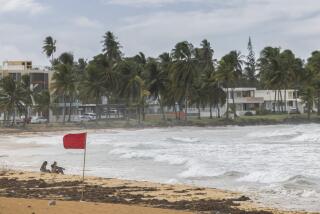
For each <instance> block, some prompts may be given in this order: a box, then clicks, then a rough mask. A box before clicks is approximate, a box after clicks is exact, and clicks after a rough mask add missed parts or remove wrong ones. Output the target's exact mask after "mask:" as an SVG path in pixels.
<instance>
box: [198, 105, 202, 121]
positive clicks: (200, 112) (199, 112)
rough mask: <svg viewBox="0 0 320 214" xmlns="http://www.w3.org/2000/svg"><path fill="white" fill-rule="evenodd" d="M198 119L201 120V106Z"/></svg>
mask: <svg viewBox="0 0 320 214" xmlns="http://www.w3.org/2000/svg"><path fill="white" fill-rule="evenodd" d="M198 119H199V120H201V109H200V107H199V106H198Z"/></svg>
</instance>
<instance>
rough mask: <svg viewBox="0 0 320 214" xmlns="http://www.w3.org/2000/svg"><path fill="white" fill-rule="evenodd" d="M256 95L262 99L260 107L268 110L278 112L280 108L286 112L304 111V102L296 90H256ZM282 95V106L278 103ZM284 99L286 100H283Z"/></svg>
mask: <svg viewBox="0 0 320 214" xmlns="http://www.w3.org/2000/svg"><path fill="white" fill-rule="evenodd" d="M256 95H257V96H258V97H262V98H263V100H264V103H263V106H262V108H263V109H265V110H268V111H273V112H280V111H282V108H283V109H284V110H286V111H287V112H292V111H299V112H300V113H304V107H305V104H304V103H303V101H302V100H301V99H300V98H299V94H298V92H297V91H296V90H293V89H288V90H280V93H279V91H278V90H277V91H275V90H257V91H256ZM281 97H282V103H283V104H282V106H281V104H279V103H280V100H281ZM285 100H286V101H285Z"/></svg>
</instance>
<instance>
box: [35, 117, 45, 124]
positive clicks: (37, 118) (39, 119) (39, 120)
mask: <svg viewBox="0 0 320 214" xmlns="http://www.w3.org/2000/svg"><path fill="white" fill-rule="evenodd" d="M47 122H48V119H47V118H45V117H32V118H31V123H47Z"/></svg>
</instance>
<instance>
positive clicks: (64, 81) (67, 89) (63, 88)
mask: <svg viewBox="0 0 320 214" xmlns="http://www.w3.org/2000/svg"><path fill="white" fill-rule="evenodd" d="M65 56H66V55H65ZM66 62H69V61H62V60H61V62H60V63H59V64H58V65H56V66H55V72H54V73H53V76H52V81H53V83H52V84H51V87H52V90H53V93H54V94H56V95H58V96H62V99H63V103H64V107H63V123H65V121H66V109H67V98H68V100H69V118H68V121H70V120H71V108H72V100H73V98H74V95H75V92H76V87H77V86H76V80H77V78H76V75H75V72H74V67H73V65H72V64H70V63H66Z"/></svg>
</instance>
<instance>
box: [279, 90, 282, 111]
mask: <svg viewBox="0 0 320 214" xmlns="http://www.w3.org/2000/svg"><path fill="white" fill-rule="evenodd" d="M279 96H280V108H281V112H282V113H283V99H282V92H281V90H279Z"/></svg>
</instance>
